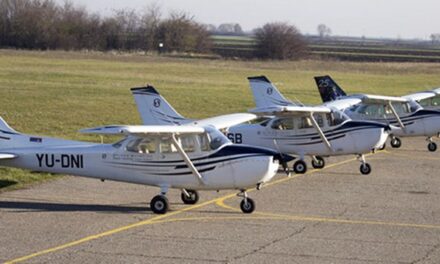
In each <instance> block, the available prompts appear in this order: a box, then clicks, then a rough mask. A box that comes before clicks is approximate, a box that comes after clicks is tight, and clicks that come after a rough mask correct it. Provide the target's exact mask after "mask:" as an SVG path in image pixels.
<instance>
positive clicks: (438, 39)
mask: <svg viewBox="0 0 440 264" xmlns="http://www.w3.org/2000/svg"><path fill="white" fill-rule="evenodd" d="M429 38H430V39H431V41H432V44H437V43H440V33H433V34H431V36H429Z"/></svg>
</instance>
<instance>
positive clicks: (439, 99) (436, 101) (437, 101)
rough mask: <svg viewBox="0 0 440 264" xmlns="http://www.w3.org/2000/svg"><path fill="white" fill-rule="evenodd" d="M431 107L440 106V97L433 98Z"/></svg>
mask: <svg viewBox="0 0 440 264" xmlns="http://www.w3.org/2000/svg"><path fill="white" fill-rule="evenodd" d="M431 105H432V106H440V96H436V97H434V98H432V101H431Z"/></svg>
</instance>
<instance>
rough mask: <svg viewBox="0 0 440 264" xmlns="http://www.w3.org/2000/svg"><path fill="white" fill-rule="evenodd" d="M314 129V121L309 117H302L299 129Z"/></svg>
mask: <svg viewBox="0 0 440 264" xmlns="http://www.w3.org/2000/svg"><path fill="white" fill-rule="evenodd" d="M312 127H313V124H312V120H311V119H310V117H308V116H302V117H300V119H299V124H298V128H299V129H305V128H312Z"/></svg>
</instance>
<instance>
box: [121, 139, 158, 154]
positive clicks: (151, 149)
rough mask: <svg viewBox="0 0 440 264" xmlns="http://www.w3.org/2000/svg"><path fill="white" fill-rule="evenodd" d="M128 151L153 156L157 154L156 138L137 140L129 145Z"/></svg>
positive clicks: (133, 140)
mask: <svg viewBox="0 0 440 264" xmlns="http://www.w3.org/2000/svg"><path fill="white" fill-rule="evenodd" d="M126 151H129V152H136V153H145V154H152V153H156V140H155V139H154V138H135V139H132V140H131V141H129V142H128V143H127V147H126Z"/></svg>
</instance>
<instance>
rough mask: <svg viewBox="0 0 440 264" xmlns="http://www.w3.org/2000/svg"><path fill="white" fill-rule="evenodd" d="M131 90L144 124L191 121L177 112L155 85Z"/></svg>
mask: <svg viewBox="0 0 440 264" xmlns="http://www.w3.org/2000/svg"><path fill="white" fill-rule="evenodd" d="M131 92H132V94H133V96H134V99H135V101H136V104H137V108H138V111H139V113H140V115H141V118H142V122H143V123H144V125H180V124H183V123H187V122H189V121H190V120H188V119H186V118H184V117H183V116H181V115H180V114H179V113H177V111H176V110H174V108H173V107H172V106H171V105H170V104H169V103H168V102H167V100H165V98H163V97H162V96H161V95H160V94H159V92H158V91H157V90H156V89H155V88H154V87H153V86H149V85H148V86H147V87H140V88H132V89H131Z"/></svg>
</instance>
